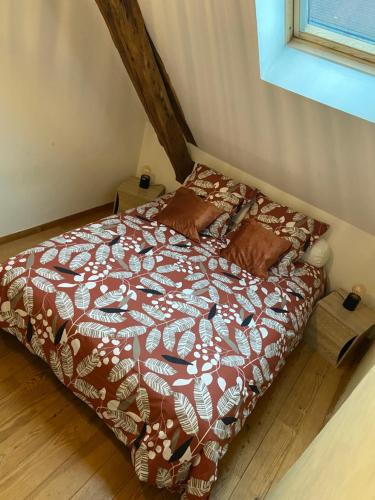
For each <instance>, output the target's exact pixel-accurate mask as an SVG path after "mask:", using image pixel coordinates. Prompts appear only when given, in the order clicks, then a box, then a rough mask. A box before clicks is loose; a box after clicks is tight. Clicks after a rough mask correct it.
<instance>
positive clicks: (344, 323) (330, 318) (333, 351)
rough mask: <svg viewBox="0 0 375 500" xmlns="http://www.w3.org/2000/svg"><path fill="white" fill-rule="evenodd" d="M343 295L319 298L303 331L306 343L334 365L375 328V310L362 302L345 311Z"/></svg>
mask: <svg viewBox="0 0 375 500" xmlns="http://www.w3.org/2000/svg"><path fill="white" fill-rule="evenodd" d="M346 296H347V292H345V290H336V291H334V292H331V293H330V294H329V295H327V296H326V297H324V298H323V299H321V300H320V301H319V302H318V303H317V305H316V307H315V310H314V312H313V313H312V315H311V317H310V319H309V322H308V324H307V327H306V331H305V339H306V341H307V343H308V344H309V345H310V346H311V347H312V348H314V349H315V350H316V351H318V352H319V353H320V354H321V355H322V356H323V357H324V358H326V359H327V360H328V361H329V362H330V363H331V364H332V365H334V366H339V365H340V364H341V363H342V362H343V360H344V359H345V358H346V357H347V356H348V355H349V353H350V352H353V351H354V349H355V348H356V347H357V346H358V344H359V343H360V342H361V341H362V340H363V339H364V338H365V337H366V335H368V334H369V333H370V330H371V329H372V328H373V327H374V325H375V311H373V310H372V309H370V308H369V307H367V306H366V305H365V304H363V303H362V302H360V304H359V305H358V307H357V309H356V310H355V311H348V310H347V309H345V308H344V307H343V305H342V303H343V301H344V298H345V297H346Z"/></svg>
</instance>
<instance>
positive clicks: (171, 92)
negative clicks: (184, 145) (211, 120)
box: [147, 32, 197, 146]
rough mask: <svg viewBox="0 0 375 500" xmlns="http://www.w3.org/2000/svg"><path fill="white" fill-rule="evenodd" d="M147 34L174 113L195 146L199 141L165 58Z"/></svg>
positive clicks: (187, 137)
mask: <svg viewBox="0 0 375 500" xmlns="http://www.w3.org/2000/svg"><path fill="white" fill-rule="evenodd" d="M147 35H148V39H149V41H150V45H151V47H152V50H153V52H154V56H155V60H156V63H157V65H158V68H159V71H160V74H161V76H162V78H163V82H164V86H165V89H166V91H167V93H168V97H169V100H170V102H171V105H172V107H173V111H174V113H175V115H176V118H177V120H178V123H179V124H180V128H181V130H182V132H183V134H184V136H185V139H186V140H187V141H188V142H190V144H194V146H196V145H197V143H196V142H195V139H194V136H193V134H192V132H191V130H190V128H189V125H188V124H187V121H186V118H185V115H184V112H183V110H182V108H181V104H180V101H179V100H178V97H177V94H176V91H175V89H174V88H173V85H172V82H171V79H170V77H169V75H168V72H167V70H166V69H165V66H164V63H163V60H162V58H161V57H160V55H159V52H158V51H157V49H156V47H155V45H154V42H153V41H152V38H151V37H150V34H149V33H148V32H147Z"/></svg>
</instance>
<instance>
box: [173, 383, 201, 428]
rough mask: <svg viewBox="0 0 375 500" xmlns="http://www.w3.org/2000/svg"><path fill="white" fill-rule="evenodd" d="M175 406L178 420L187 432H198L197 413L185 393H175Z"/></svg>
mask: <svg viewBox="0 0 375 500" xmlns="http://www.w3.org/2000/svg"><path fill="white" fill-rule="evenodd" d="M173 396H174V408H175V411H176V415H177V418H178V421H179V422H180V425H181V427H182V428H183V430H184V431H185V433H186V434H188V435H189V434H197V433H198V430H199V426H198V419H197V414H196V413H195V410H194V408H193V405H192V404H191V403H190V401H189V399H188V398H187V396H185V394H182V393H180V392H175V393H174V395H173Z"/></svg>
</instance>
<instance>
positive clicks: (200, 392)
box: [194, 378, 212, 420]
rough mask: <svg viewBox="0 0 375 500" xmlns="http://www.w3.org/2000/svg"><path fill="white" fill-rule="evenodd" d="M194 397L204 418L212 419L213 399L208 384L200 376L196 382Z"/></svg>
mask: <svg viewBox="0 0 375 500" xmlns="http://www.w3.org/2000/svg"><path fill="white" fill-rule="evenodd" d="M194 399H195V405H196V408H197V412H198V414H199V416H200V418H201V419H202V420H211V419H212V399H211V394H210V392H209V390H208V388H207V386H206V384H205V383H204V382H203V381H202V380H201V379H199V378H197V379H195V383H194Z"/></svg>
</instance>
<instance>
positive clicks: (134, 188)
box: [113, 176, 165, 213]
mask: <svg viewBox="0 0 375 500" xmlns="http://www.w3.org/2000/svg"><path fill="white" fill-rule="evenodd" d="M164 193H165V186H163V185H162V184H151V185H150V187H149V188H148V189H144V188H141V187H139V178H138V177H134V176H132V177H128V178H127V179H126V180H125V181H124V182H123V183H122V184H120V186H119V187H118V188H117V193H116V198H115V204H114V208H113V211H114V213H117V212H123V211H125V210H129V208H135V207H138V206H139V205H144V204H145V203H148V202H149V201H152V200H154V199H155V198H157V197H158V196H161V195H163V194H164Z"/></svg>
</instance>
